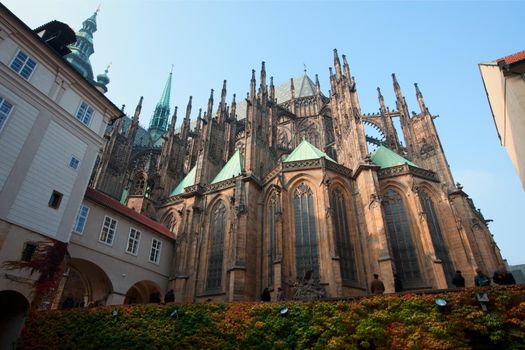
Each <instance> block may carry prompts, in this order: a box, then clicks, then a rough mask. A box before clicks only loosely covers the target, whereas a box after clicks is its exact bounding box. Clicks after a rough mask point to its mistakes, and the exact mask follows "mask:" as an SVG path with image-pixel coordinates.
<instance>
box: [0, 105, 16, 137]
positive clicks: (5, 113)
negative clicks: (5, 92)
mask: <svg viewBox="0 0 525 350" xmlns="http://www.w3.org/2000/svg"><path fill="white" fill-rule="evenodd" d="M12 109H13V105H12V104H11V103H9V102H7V101H6V100H5V99H4V98H3V97H1V96H0V131H2V129H3V128H4V125H5V123H6V121H7V118H8V117H9V114H10V113H11V110H12Z"/></svg>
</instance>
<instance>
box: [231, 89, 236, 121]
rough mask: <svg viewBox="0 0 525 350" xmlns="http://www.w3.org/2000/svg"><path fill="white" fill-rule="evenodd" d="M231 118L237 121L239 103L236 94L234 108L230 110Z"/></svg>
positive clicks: (233, 101) (233, 102)
mask: <svg viewBox="0 0 525 350" xmlns="http://www.w3.org/2000/svg"><path fill="white" fill-rule="evenodd" d="M230 117H231V118H232V119H237V102H235V94H233V100H232V108H231V109H230Z"/></svg>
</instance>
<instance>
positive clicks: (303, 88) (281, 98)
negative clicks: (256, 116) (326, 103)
mask: <svg viewBox="0 0 525 350" xmlns="http://www.w3.org/2000/svg"><path fill="white" fill-rule="evenodd" d="M293 85H294V88H295V98H300V97H307V96H314V95H315V83H314V82H313V81H312V79H310V77H309V76H308V75H307V74H306V72H304V74H302V75H300V76H298V77H295V78H293ZM275 98H276V99H277V103H283V102H286V101H288V100H291V99H292V89H291V86H290V81H287V82H286V83H284V84H281V85H279V86H276V87H275Z"/></svg>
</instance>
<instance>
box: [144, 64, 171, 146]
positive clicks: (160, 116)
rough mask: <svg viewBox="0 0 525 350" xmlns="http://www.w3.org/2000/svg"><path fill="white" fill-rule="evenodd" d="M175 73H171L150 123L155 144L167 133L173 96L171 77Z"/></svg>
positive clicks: (149, 129) (150, 131)
mask: <svg viewBox="0 0 525 350" xmlns="http://www.w3.org/2000/svg"><path fill="white" fill-rule="evenodd" d="M172 75H173V72H170V74H169V76H168V79H167V80H166V84H165V85H164V90H163V91H162V95H161V96H160V100H159V102H158V103H157V106H156V107H155V111H154V112H153V117H152V118H151V121H150V123H149V128H148V131H149V133H150V136H151V140H152V141H153V143H155V142H157V140H158V139H159V138H160V137H161V136H162V135H163V134H164V133H165V132H166V128H167V126H168V118H169V114H170V94H171V77H172Z"/></svg>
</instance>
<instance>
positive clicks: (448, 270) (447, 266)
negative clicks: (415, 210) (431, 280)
mask: <svg viewBox="0 0 525 350" xmlns="http://www.w3.org/2000/svg"><path fill="white" fill-rule="evenodd" d="M419 198H420V199H421V205H422V206H423V212H424V213H425V215H426V217H427V223H428V229H429V231H430V237H431V238H432V244H433V245H434V251H435V252H436V257H437V258H438V259H439V260H441V263H442V266H443V271H444V272H445V278H446V279H447V284H450V283H451V281H452V278H453V276H454V267H453V266H452V262H451V261H450V256H449V255H448V249H447V245H446V243H445V240H444V239H443V234H442V233H441V226H439V219H438V216H437V213H436V208H435V207H434V203H433V202H432V199H431V198H430V196H429V195H428V193H427V192H425V191H420V193H419Z"/></svg>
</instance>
